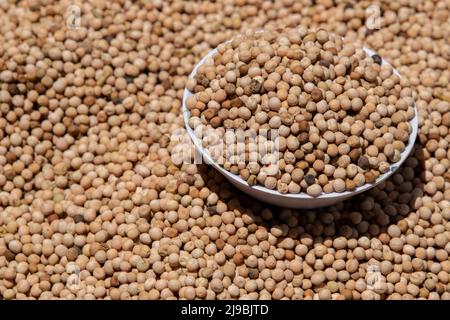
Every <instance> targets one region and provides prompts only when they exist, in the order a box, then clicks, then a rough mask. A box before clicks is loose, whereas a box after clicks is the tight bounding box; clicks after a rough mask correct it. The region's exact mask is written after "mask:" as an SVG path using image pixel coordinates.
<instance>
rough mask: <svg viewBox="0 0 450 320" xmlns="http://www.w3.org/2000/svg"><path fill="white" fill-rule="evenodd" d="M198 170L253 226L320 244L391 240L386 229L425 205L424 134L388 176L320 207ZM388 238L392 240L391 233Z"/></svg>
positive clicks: (206, 169) (206, 168) (207, 168)
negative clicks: (286, 202) (299, 205)
mask: <svg viewBox="0 0 450 320" xmlns="http://www.w3.org/2000/svg"><path fill="white" fill-rule="evenodd" d="M198 170H199V172H200V173H201V174H202V176H203V178H204V180H205V185H207V186H208V187H210V188H211V189H212V191H214V192H216V193H217V194H218V195H219V199H220V201H223V202H226V203H227V206H228V210H237V211H239V212H241V213H242V215H246V220H248V221H249V222H250V223H249V225H251V224H255V226H254V227H256V228H259V227H262V228H264V229H267V230H268V231H271V230H272V231H275V233H276V234H281V236H278V242H281V241H283V240H284V239H285V238H291V239H293V240H298V241H299V242H298V243H303V242H307V243H311V241H312V243H313V244H316V243H323V242H324V241H326V240H334V239H336V238H338V237H345V238H346V239H359V238H361V237H367V238H369V239H371V238H374V237H379V238H380V239H381V240H382V242H383V244H385V243H384V242H385V241H383V240H385V239H386V237H383V236H382V234H385V233H386V232H387V229H388V228H389V226H390V225H392V224H397V223H399V222H400V224H402V223H403V224H406V221H404V222H401V221H402V220H404V219H405V218H407V217H408V216H409V214H411V213H413V212H415V211H416V210H417V209H418V208H419V207H420V204H421V200H420V198H421V197H422V196H423V195H424V183H423V180H422V176H423V173H424V171H425V168H424V153H423V146H422V144H421V142H420V141H419V139H417V140H416V142H415V145H414V148H413V150H412V151H411V154H410V155H409V157H408V158H407V160H406V161H405V162H404V163H403V165H402V166H401V167H400V168H399V169H398V171H397V172H395V173H394V174H393V175H392V176H391V177H389V178H388V179H387V180H386V181H383V182H382V183H380V184H379V185H377V186H375V187H374V188H372V189H370V190H368V191H365V192H363V193H360V194H358V195H355V196H354V197H352V198H350V199H348V200H345V201H343V202H342V203H339V204H337V205H333V206H328V207H323V208H318V209H289V208H282V207H276V206H273V205H270V204H267V203H264V202H261V201H259V200H257V199H255V198H252V197H251V196H249V195H247V194H244V193H243V192H242V191H240V190H239V189H237V188H236V187H234V186H233V185H232V184H230V183H229V182H228V181H226V180H225V178H223V179H221V178H220V176H221V175H220V174H216V173H217V172H216V171H215V169H214V168H212V167H210V166H207V165H205V164H202V165H198ZM211 170H212V171H211ZM213 177H214V178H213ZM211 211H212V212H214V210H211ZM247 227H248V226H247ZM254 227H252V228H254ZM400 227H403V226H402V225H401V226H400ZM405 228H407V224H406V225H405ZM273 229H279V231H277V230H273ZM272 233H273V232H272ZM304 239H308V240H305V241H304ZM387 239H388V240H387V241H389V237H387ZM296 242H297V241H296Z"/></svg>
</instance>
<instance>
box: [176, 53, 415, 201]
mask: <svg viewBox="0 0 450 320" xmlns="http://www.w3.org/2000/svg"><path fill="white" fill-rule="evenodd" d="M364 51H365V52H366V53H367V54H368V55H370V56H372V55H374V54H375V52H374V51H372V50H370V49H367V48H364ZM216 52H217V49H213V50H211V51H210V52H209V53H208V54H207V55H206V56H205V57H204V58H203V59H202V60H200V62H199V63H198V64H197V65H196V66H195V67H194V70H193V71H192V73H191V74H190V76H189V78H193V77H194V76H195V75H196V73H197V69H198V68H199V66H201V65H202V64H203V63H204V62H205V61H206V60H207V59H208V58H209V57H212V56H213V55H214V54H215V53H216ZM382 64H387V62H386V61H385V60H384V59H382ZM394 73H395V74H397V75H398V76H400V74H399V73H398V71H397V70H395V69H394ZM192 95H193V94H192V93H191V92H190V91H189V90H188V89H185V90H184V94H183V105H182V111H183V118H184V123H185V126H186V130H187V132H188V134H189V136H190V138H191V140H192V141H193V142H194V145H195V149H196V151H197V152H199V153H200V154H201V155H202V157H203V158H202V161H205V163H207V164H210V165H212V166H213V167H214V168H215V169H216V170H218V171H219V172H220V173H221V174H223V175H224V176H225V177H226V178H227V179H228V181H230V182H231V183H232V184H233V185H234V186H236V187H237V188H238V189H240V190H241V191H244V192H245V193H247V194H249V195H251V196H252V197H255V198H257V199H258V200H261V201H264V202H267V203H270V204H272V205H276V206H280V207H288V208H304V209H313V208H320V207H326V206H330V205H334V204H337V203H339V202H342V201H344V200H346V199H348V198H351V197H353V196H354V195H356V194H358V193H361V192H364V191H366V190H369V189H371V188H373V187H375V186H376V185H378V184H379V183H381V182H382V181H385V180H386V179H387V178H389V177H390V176H391V175H392V174H393V173H394V172H395V171H396V170H397V169H398V168H399V167H400V166H401V165H402V163H403V162H404V161H405V160H406V158H408V156H409V154H410V153H411V150H412V149H413V147H414V142H415V140H416V136H417V131H418V113H417V108H416V106H415V105H414V109H415V117H414V118H413V119H411V120H410V124H411V127H412V133H411V135H410V137H409V140H408V144H407V146H406V148H405V150H404V151H403V152H402V153H401V156H400V160H399V161H398V162H396V163H393V164H391V166H390V168H389V170H388V171H387V172H385V173H384V174H382V175H380V176H379V177H378V178H377V179H376V181H375V182H374V183H367V184H364V185H362V186H360V187H358V188H356V189H355V190H353V191H345V192H340V193H337V192H332V193H324V192H322V194H321V195H319V196H318V197H312V196H310V195H308V194H306V193H304V192H300V193H298V194H292V193H286V194H283V193H280V192H278V191H276V190H271V189H268V188H265V187H264V186H261V185H254V186H249V185H248V184H247V182H246V181H244V180H243V179H242V178H241V177H240V176H239V175H235V174H233V173H231V172H229V171H227V170H225V169H224V168H223V167H221V166H220V165H219V164H217V163H216V162H215V161H213V160H212V158H211V156H210V154H209V152H208V150H207V149H204V148H203V147H202V142H201V141H200V139H199V138H198V137H197V136H196V135H195V133H194V131H193V130H192V129H191V127H190V126H189V110H188V108H187V107H186V100H187V99H188V98H189V97H191V96H192Z"/></svg>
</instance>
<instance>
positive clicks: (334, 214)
mask: <svg viewBox="0 0 450 320" xmlns="http://www.w3.org/2000/svg"><path fill="white" fill-rule="evenodd" d="M371 4H373V3H372V2H370V1H329V0H317V1H294V0H277V1H249V0H232V1H217V2H210V1H191V0H189V1H182V0H174V1H163V0H155V1H128V0H118V1H106V0H94V1H89V2H87V1H75V2H73V1H67V0H63V1H46V2H45V3H41V2H40V1H36V0H28V1H21V2H20V3H17V4H16V2H10V1H2V2H1V3H0V21H2V23H1V24H0V43H1V46H0V298H1V299H113V300H117V299H304V300H312V299H335V300H344V299H354V300H361V299H364V300H369V299H449V298H450V283H449V280H450V279H449V276H450V262H449V253H450V241H449V240H450V222H449V220H450V151H449V150H450V147H449V142H450V134H449V128H450V96H449V92H450V84H449V78H450V44H449V42H448V39H449V38H450V34H449V33H450V3H449V2H448V1H429V0H422V1H415V0H405V1H381V2H379V4H380V6H381V8H380V9H381V10H380V12H381V17H380V20H379V27H380V28H379V29H377V28H375V29H373V28H372V29H370V27H368V26H367V25H366V22H367V20H368V18H367V17H366V9H367V7H368V6H369V5H371ZM71 5H76V6H78V7H79V8H80V19H79V22H80V25H79V26H77V25H76V24H75V25H73V22H74V21H75V22H76V21H77V20H76V19H75V20H74V19H71V20H70V22H71V23H69V20H66V19H67V17H66V14H67V8H68V6H71ZM262 27H264V28H265V29H269V30H275V31H279V30H283V29H285V28H289V27H290V28H308V29H312V30H319V29H323V30H329V31H330V32H333V33H335V34H336V35H338V36H342V37H344V43H351V44H353V45H354V46H356V47H361V46H367V47H370V48H372V49H373V50H374V51H376V52H377V54H378V55H379V56H380V57H383V58H385V59H386V60H387V61H388V62H389V63H391V64H392V65H393V66H394V67H395V68H396V69H398V70H399V72H400V74H401V75H402V79H401V80H400V84H401V85H402V86H404V88H409V89H410V90H411V92H409V91H407V89H404V90H406V91H400V92H399V94H400V97H405V96H408V97H409V96H411V97H413V98H414V99H415V101H416V104H417V109H418V114H419V135H418V139H417V143H416V145H415V146H414V150H413V153H412V154H411V156H410V157H409V158H408V159H407V160H406V161H405V163H404V164H403V165H402V167H401V168H400V169H399V170H398V171H397V172H396V173H395V174H394V175H393V176H392V177H391V178H390V179H388V180H387V181H386V182H384V183H382V184H380V185H378V186H377V187H375V188H373V189H371V190H370V191H368V192H365V193H363V194H360V195H358V196H356V197H355V198H352V199H351V200H348V201H346V202H343V203H340V204H338V205H336V206H332V207H327V208H322V209H319V210H304V211H299V210H290V209H283V208H275V207H270V206H267V205H266V204H264V203H260V202H258V201H256V200H254V199H252V198H249V197H247V196H245V195H242V194H241V193H240V192H239V191H237V190H236V189H234V188H233V187H231V186H230V185H229V184H228V183H227V182H226V181H225V180H224V178H223V177H222V176H221V175H220V174H219V173H218V172H216V171H215V170H214V169H213V168H210V167H209V166H207V165H194V164H176V163H174V162H173V161H172V157H171V155H172V151H173V150H174V148H175V147H176V145H177V143H178V142H177V141H173V140H171V138H170V137H171V134H173V133H174V132H175V131H176V130H179V129H181V128H183V119H182V115H181V99H182V95H183V91H184V89H185V87H186V86H189V83H187V82H188V81H187V77H188V75H189V74H190V72H191V71H192V69H193V67H194V65H195V64H196V63H198V61H199V60H200V59H201V57H203V56H204V55H205V54H206V53H207V52H209V51H210V50H211V49H213V48H215V47H217V46H218V45H220V44H221V43H224V42H225V41H227V40H229V39H232V38H234V37H235V36H237V35H239V34H242V33H243V32H244V31H245V30H249V29H258V28H262ZM311 37H312V36H311ZM322 37H323V38H322ZM321 39H325V34H324V33H323V32H320V33H317V35H316V41H319V43H320V41H321ZM309 40H311V41H310V42H313V39H312V38H311V39H309ZM314 51H316V49H313V48H312V52H311V54H313V53H314ZM292 54H293V58H295V52H293V53H292ZM250 58H252V52H251V50H243V51H242V52H241V54H240V56H239V59H240V60H242V61H247V60H248V59H250ZM256 58H257V59H259V62H261V63H263V62H264V68H266V67H267V69H268V70H272V69H274V70H275V69H277V68H278V66H277V63H278V62H277V61H273V63H272V62H271V60H270V59H269V60H268V61H266V59H267V56H265V55H262V56H259V55H258V56H257V57H256ZM226 59H228V58H226ZM226 59H225V60H226ZM375 59H377V58H375ZM300 61H301V60H300ZM338 65H339V64H338ZM290 67H291V68H292V70H293V71H297V72H299V71H300V69H301V68H304V67H303V66H302V64H301V63H294V62H292V65H291V66H290ZM344 67H345V65H344V66H336V70H335V72H336V73H337V74H344V73H345V72H346V68H344ZM244 68H245V67H244ZM212 71H213V70H207V72H205V75H204V76H205V77H204V78H203V79H199V80H200V81H201V83H206V82H207V81H210V80H211V79H212V78H211V76H214V74H212V73H211V72H212ZM227 71H230V70H227ZM246 71H247V73H250V74H252V75H257V74H258V73H259V72H261V68H260V67H259V68H249V69H248V70H246ZM322 71H323V70H322V69H321V70H319V69H318V68H317V67H313V68H312V70H311V72H306V74H305V73H303V77H304V78H305V77H306V81H307V82H310V81H312V80H314V77H315V75H316V74H317V75H321V72H322ZM366 71H367V72H366ZM366 71H365V72H364V77H365V78H366V79H367V81H372V80H373V81H375V80H374V79H375V77H376V72H372V71H371V70H366ZM273 72H275V71H273ZM237 77H238V75H237V73H236V72H225V74H224V79H226V82H227V84H228V85H227V86H224V88H223V89H222V90H219V91H217V92H216V93H217V94H216V95H215V96H214V100H215V101H216V102H218V101H224V100H225V99H226V98H227V96H228V94H229V93H231V92H232V91H233V90H235V89H236V88H233V86H232V84H234V83H235V82H234V81H238V80H237ZM388 80H389V79H386V80H384V81H385V82H384V83H383V85H386V86H387V87H391V86H392V85H393V83H392V82H390V81H388ZM391 80H392V79H391ZM283 81H284V80H283ZM294 81H295V79H294ZM278 83H279V79H278V77H277V76H276V74H274V75H273V78H272V77H271V78H268V79H266V80H265V81H264V82H263V83H262V84H261V83H256V82H253V83H248V84H247V85H246V86H244V87H243V88H242V89H243V90H249V92H250V90H251V91H252V92H253V91H257V90H258V89H259V90H268V91H269V90H274V89H275V88H277V85H278ZM260 86H261V87H262V89H261V88H260ZM280 89H281V90H280V96H278V95H277V96H272V97H270V99H269V101H268V102H267V104H268V106H269V109H270V110H271V111H272V112H275V113H276V112H278V111H280V110H281V109H282V108H283V107H284V104H285V103H288V104H289V103H291V104H292V105H294V104H296V103H305V105H306V104H307V101H303V97H302V95H301V92H299V91H298V89H293V92H292V93H291V94H290V93H289V90H288V88H285V87H283V85H282V86H281V88H280ZM310 89H312V90H311V97H312V99H314V100H317V102H316V108H319V109H320V108H323V107H324V106H323V105H322V104H320V100H319V99H320V98H323V97H324V96H325V98H326V95H327V94H329V93H328V91H327V92H324V91H321V92H320V93H319V92H318V91H317V90H315V89H316V88H312V87H311V88H310ZM236 90H237V89H236ZM334 90H338V87H337V86H330V91H334ZM377 90H382V87H381V86H380V88H379V89H377ZM347 92H348V91H347ZM379 93H380V94H381V92H379ZM286 94H287V95H286ZM388 99H389V98H388ZM388 102H389V101H388ZM391 102H392V101H391ZM231 104H232V105H233V107H234V108H235V109H236V112H235V111H233V113H234V112H235V114H232V115H233V117H236V118H235V119H237V117H239V118H240V119H242V121H247V120H249V119H251V118H252V117H254V121H255V122H256V123H263V124H269V125H270V126H273V127H281V123H283V121H285V119H283V117H282V116H281V115H278V116H273V117H269V116H268V115H265V114H263V113H253V112H252V110H250V109H248V107H247V106H246V107H245V108H242V106H243V105H241V104H240V102H239V101H238V100H234V101H233V100H232V101H230V105H231ZM343 104H344V105H346V107H348V106H351V107H355V108H359V107H361V102H360V101H358V100H355V102H353V99H352V100H351V101H350V99H344V100H343ZM249 106H250V107H251V108H252V107H254V105H252V103H250V104H249ZM309 107H312V105H311V104H310V105H309ZM330 107H333V104H331V106H330ZM398 107H401V108H403V107H405V106H401V105H400V106H398ZM246 109H248V110H246ZM388 109H389V106H388V105H387V104H385V105H384V106H383V105H380V104H377V105H374V112H373V114H374V115H375V114H378V115H382V114H384V113H386V112H389V110H388ZM233 110H234V109H233ZM249 111H250V112H249ZM375 111H376V112H375ZM206 115H208V114H206ZM206 115H205V116H206ZM271 115H272V114H271ZM208 116H210V115H208ZM222 116H223V114H222V113H221V114H220V117H222ZM216 117H218V115H214V117H212V118H211V119H210V121H211V124H212V125H213V126H217V127H220V126H221V125H222V123H221V119H220V118H216ZM374 117H377V116H374ZM214 119H215V120H214ZM318 120H324V119H318ZM377 120H378V119H376V118H375V119H371V121H377ZM392 121H393V122H396V123H402V122H404V121H405V119H404V117H403V116H402V115H398V118H397V116H395V117H394V116H393V117H392ZM310 125H311V123H310V122H309V121H308V122H298V124H297V125H295V126H294V128H293V129H294V130H298V132H302V131H305V132H306V130H309V126H310ZM331 125H334V124H331ZM353 125H354V126H353ZM315 126H316V127H317V129H319V131H320V128H324V127H325V126H327V127H328V124H327V122H326V121H317V123H315ZM399 129H402V130H398V131H399V132H398V133H397V132H395V133H393V135H394V137H392V138H393V140H392V143H387V144H386V141H385V140H383V139H381V140H380V139H378V138H379V137H378V136H377V135H373V136H371V133H370V132H367V133H366V136H364V138H365V139H367V140H369V141H373V144H372V145H371V146H370V147H369V146H368V148H367V149H366V153H367V155H368V157H367V158H364V157H356V154H354V153H353V154H352V153H351V150H349V147H350V149H351V148H352V147H351V145H356V144H357V141H356V139H352V140H350V141H346V142H347V143H346V145H347V146H348V147H347V146H342V147H340V145H336V146H335V147H330V149H329V150H328V149H327V152H328V153H331V154H336V155H337V154H340V153H343V154H345V153H348V156H349V157H350V160H349V159H342V160H340V161H341V162H342V163H341V164H344V162H345V163H346V164H347V169H343V168H341V167H340V166H339V165H338V166H334V172H333V174H332V175H333V177H334V180H333V182H332V184H331V183H328V182H325V180H324V178H320V179H317V180H318V181H317V182H316V180H315V179H316V177H315V176H314V175H313V174H310V173H309V172H305V171H304V170H303V169H304V168H293V170H292V171H291V172H290V177H287V176H286V175H283V176H281V177H280V180H282V182H283V183H285V184H287V185H288V190H287V191H288V192H300V191H304V188H303V186H301V181H306V180H307V181H313V183H312V184H310V185H309V186H308V187H307V188H306V189H308V188H310V189H309V192H310V193H312V194H316V193H318V192H319V191H320V190H318V188H320V189H323V190H322V191H326V190H325V186H326V185H329V186H330V187H329V188H331V187H332V188H333V189H337V190H343V189H344V188H347V187H348V185H347V180H346V177H347V175H348V174H349V172H350V174H352V175H353V174H354V173H355V172H356V175H355V176H354V178H353V183H354V184H358V183H362V182H363V181H371V180H372V179H375V178H376V177H375V173H373V172H372V173H370V174H368V175H365V174H362V173H360V172H358V170H357V168H356V167H358V168H365V167H370V166H371V165H372V164H373V163H372V162H371V160H370V159H371V158H373V157H377V156H378V155H376V153H377V152H378V154H380V151H382V153H383V154H385V155H386V156H387V157H389V158H390V157H396V156H397V155H398V150H399V147H400V146H399V143H397V144H395V145H394V142H397V141H403V139H404V138H405V137H406V136H407V135H408V130H407V127H403V125H402V126H400V128H399ZM283 130H284V129H283ZM290 130H292V128H291V129H290ZM312 130H313V131H314V129H312ZM346 130H348V128H346ZM325 131H326V130H325ZM350 131H353V132H354V134H353V135H356V136H359V134H361V133H363V131H364V127H363V126H362V125H361V124H359V122H358V123H356V124H352V126H350ZM313 133H314V132H313ZM315 133H316V135H313V134H311V135H310V136H308V137H306V136H305V135H303V136H302V137H301V138H302V139H306V138H308V139H312V141H306V140H305V141H303V140H302V142H304V144H306V145H308V146H307V148H312V146H313V145H314V143H315V142H318V144H317V145H318V146H321V143H322V139H324V140H329V139H332V137H331V135H330V134H326V135H325V134H324V135H323V137H322V135H319V134H318V133H317V132H315ZM335 136H336V137H335V139H336V138H337V139H343V138H344V136H342V135H339V134H337V135H335ZM297 141H298V142H300V141H299V140H297ZM308 143H310V144H308ZM322 144H323V143H322ZM321 147H322V146H321ZM286 148H287V150H290V152H291V153H293V154H294V156H295V152H296V151H295V150H297V149H298V146H297V142H296V141H295V140H294V139H292V138H288V139H287V141H286ZM308 150H309V149H308ZM289 157H292V156H291V155H289V154H288V155H287V158H289ZM305 157H306V155H305ZM352 157H353V158H354V159H352ZM308 160H310V162H311V164H312V166H313V169H314V170H318V171H320V170H322V171H323V172H326V173H328V174H331V172H332V171H333V168H332V167H331V166H329V165H327V164H325V163H320V162H316V160H317V159H314V161H313V159H312V157H308ZM305 161H307V160H305ZM307 162H308V161H307ZM310 162H308V163H310ZM246 169H247V170H248V174H249V176H250V175H251V174H252V172H256V171H257V170H258V167H257V166H251V167H249V168H246ZM297 169H301V170H297ZM233 170H234V169H233ZM355 170H356V171H355ZM236 173H237V174H239V173H240V172H239V171H238V172H236ZM243 173H244V174H246V173H245V172H243ZM272 178H273V179H272ZM272 178H271V179H269V178H267V179H266V180H265V181H264V182H265V183H267V185H268V186H269V187H272V186H274V185H275V186H276V185H277V183H278V180H277V179H276V178H274V177H272ZM289 179H291V180H292V181H294V182H295V184H291V185H290V187H291V189H289V183H290V182H289V183H288V180H289ZM252 183H261V181H258V180H256V179H253V182H252ZM322 185H323V188H322V187H319V186H322ZM283 187H284V186H283ZM300 187H301V188H300ZM327 188H328V187H327ZM283 190H285V189H283ZM373 272H378V275H379V279H380V281H379V283H377V286H376V288H373V287H371V284H372V281H373V279H374V277H373ZM74 274H76V275H77V277H75V278H76V279H79V283H76V282H75V283H74V282H73V279H74V277H73V275H74ZM78 275H79V278H78Z"/></svg>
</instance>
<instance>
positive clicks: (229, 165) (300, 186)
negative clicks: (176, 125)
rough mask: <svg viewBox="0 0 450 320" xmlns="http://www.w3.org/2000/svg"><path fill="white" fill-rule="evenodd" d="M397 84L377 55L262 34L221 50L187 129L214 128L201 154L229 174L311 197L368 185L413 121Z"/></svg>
mask: <svg viewBox="0 0 450 320" xmlns="http://www.w3.org/2000/svg"><path fill="white" fill-rule="evenodd" d="M404 85H409V82H408V81H407V80H404V81H403V83H402V82H401V78H400V76H399V75H398V74H395V72H394V70H393V69H392V67H391V66H390V65H389V64H386V63H384V64H382V59H381V57H380V56H379V55H377V54H373V55H368V54H367V53H366V51H364V48H362V47H361V48H358V47H355V46H354V45H353V44H344V43H343V40H342V39H341V38H340V37H337V36H335V35H333V34H330V33H329V32H327V31H325V30H324V29H319V30H317V31H308V29H307V28H305V27H299V28H296V29H294V28H286V29H284V30H283V31H282V32H273V31H261V30H259V31H256V32H252V31H247V32H246V33H245V34H244V35H240V36H238V37H236V38H234V39H233V40H232V41H230V42H227V43H224V44H222V45H219V47H218V51H217V53H215V54H214V55H213V56H212V57H211V59H210V60H207V61H205V62H204V63H202V65H201V66H199V68H198V70H197V72H196V74H195V76H194V77H192V78H190V79H189V80H188V82H187V88H188V90H190V92H191V94H192V96H190V97H189V98H187V99H186V102H185V103H186V105H187V108H188V110H189V111H188V112H189V113H190V114H189V116H190V118H189V126H190V127H191V128H192V129H193V130H196V131H197V132H199V131H203V132H214V131H213V130H214V129H216V130H215V133H216V135H217V138H216V139H211V138H210V134H205V138H206V139H207V140H209V141H210V142H211V141H212V140H216V142H217V143H216V144H214V143H209V144H208V146H207V150H208V151H213V150H214V151H216V154H219V151H220V150H217V149H220V148H222V147H223V148H222V149H224V150H223V151H222V154H221V155H219V156H218V157H215V159H216V160H217V161H218V162H219V163H220V164H222V165H223V167H224V168H225V169H226V170H228V171H230V172H232V173H234V174H239V175H240V176H241V178H242V179H244V181H246V182H247V183H248V184H249V185H254V184H256V183H259V184H261V185H263V186H264V187H266V188H267V189H276V190H277V191H279V192H281V193H288V192H290V193H299V192H301V190H303V191H306V193H307V194H309V195H310V196H313V197H317V196H319V195H321V194H322V192H325V193H331V192H338V193H340V192H344V191H354V190H355V189H356V188H357V187H361V186H362V185H364V184H366V183H373V182H375V180H376V179H377V178H378V177H380V175H381V174H383V173H386V172H388V171H389V170H390V163H395V162H398V161H399V160H400V157H401V152H404V151H405V147H406V145H407V144H408V140H409V136H410V135H411V132H412V125H411V124H410V123H409V121H411V120H412V119H413V118H414V116H415V111H414V100H413V98H412V89H411V88H405V87H404ZM265 132H270V133H271V135H270V136H269V137H266V136H268V135H266V134H264V133H265ZM261 133H263V134H261ZM272 135H273V137H272ZM224 140H225V141H227V145H225V146H223V143H222V141H224ZM233 147H234V148H233ZM228 149H231V150H228Z"/></svg>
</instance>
